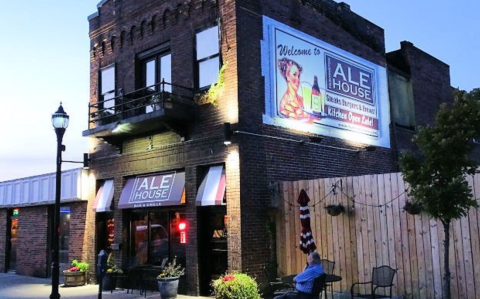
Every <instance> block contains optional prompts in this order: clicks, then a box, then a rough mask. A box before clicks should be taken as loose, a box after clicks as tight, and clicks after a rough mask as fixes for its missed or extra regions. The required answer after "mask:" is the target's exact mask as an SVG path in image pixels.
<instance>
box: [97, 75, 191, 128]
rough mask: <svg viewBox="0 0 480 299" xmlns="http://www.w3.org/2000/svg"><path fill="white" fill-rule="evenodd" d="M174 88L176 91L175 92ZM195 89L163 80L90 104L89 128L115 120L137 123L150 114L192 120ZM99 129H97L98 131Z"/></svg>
mask: <svg viewBox="0 0 480 299" xmlns="http://www.w3.org/2000/svg"><path fill="white" fill-rule="evenodd" d="M172 90H173V92H172ZM193 95H194V93H193V89H191V88H187V87H183V86H180V85H174V84H171V83H167V82H161V83H158V84H155V85H152V86H148V87H145V88H141V89H138V90H135V91H133V92H130V93H127V94H120V95H118V96H116V97H113V98H110V99H104V100H103V99H101V100H99V101H97V102H96V103H91V104H89V107H88V108H89V110H88V116H89V122H88V127H89V130H92V129H97V128H98V129H100V128H99V127H101V126H105V125H109V124H112V123H116V122H122V123H129V122H138V121H141V120H145V119H148V118H151V117H154V118H158V117H164V116H165V117H168V118H169V119H171V118H173V119H177V120H180V119H186V120H188V119H190V118H191V117H192V115H191V113H192V107H193V106H195V102H194V100H193ZM95 131H97V130H95Z"/></svg>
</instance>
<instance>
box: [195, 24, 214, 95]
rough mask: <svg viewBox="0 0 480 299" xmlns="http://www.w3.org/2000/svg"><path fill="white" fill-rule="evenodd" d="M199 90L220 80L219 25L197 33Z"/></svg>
mask: <svg viewBox="0 0 480 299" xmlns="http://www.w3.org/2000/svg"><path fill="white" fill-rule="evenodd" d="M196 41H197V48H196V50H197V69H198V88H204V87H208V86H209V85H211V84H214V83H216V82H217V80H218V70H219V69H220V47H219V38H218V25H217V26H214V27H211V28H208V29H206V30H203V31H201V32H198V33H197V36H196Z"/></svg>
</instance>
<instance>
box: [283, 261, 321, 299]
mask: <svg viewBox="0 0 480 299" xmlns="http://www.w3.org/2000/svg"><path fill="white" fill-rule="evenodd" d="M307 262H308V266H307V267H306V268H305V270H303V272H302V273H300V274H298V275H297V276H295V278H294V279H293V281H294V282H295V283H296V285H295V287H296V289H297V290H296V291H295V292H288V293H285V294H282V295H280V296H276V297H275V298H274V299H287V298H288V299H290V298H298V299H302V298H310V296H311V295H312V288H313V281H314V280H315V278H317V277H319V276H320V275H322V274H323V273H324V272H323V268H322V266H321V265H320V255H319V254H318V253H317V252H312V253H311V254H309V255H308V258H307Z"/></svg>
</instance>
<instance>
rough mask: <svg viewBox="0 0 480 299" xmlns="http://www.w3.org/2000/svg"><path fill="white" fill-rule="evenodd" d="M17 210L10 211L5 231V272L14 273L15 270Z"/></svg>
mask: <svg viewBox="0 0 480 299" xmlns="http://www.w3.org/2000/svg"><path fill="white" fill-rule="evenodd" d="M19 211H20V210H19V209H18V208H17V209H12V210H11V212H10V215H9V219H8V230H7V257H8V258H7V265H6V268H7V271H8V272H15V271H16V269H17V243H18V214H19Z"/></svg>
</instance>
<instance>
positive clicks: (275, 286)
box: [259, 266, 292, 297]
mask: <svg viewBox="0 0 480 299" xmlns="http://www.w3.org/2000/svg"><path fill="white" fill-rule="evenodd" d="M263 271H264V274H265V277H266V278H267V282H266V283H262V284H260V285H259V289H260V290H261V292H262V294H263V295H264V296H266V297H273V296H274V295H278V294H279V293H285V292H287V291H291V290H292V287H291V285H290V284H288V283H285V282H283V281H281V279H280V278H277V277H274V276H273V275H272V273H273V272H276V268H269V267H267V266H265V267H264V268H263Z"/></svg>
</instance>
